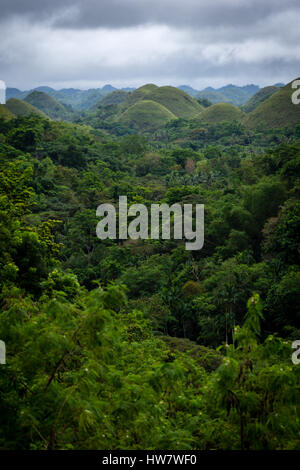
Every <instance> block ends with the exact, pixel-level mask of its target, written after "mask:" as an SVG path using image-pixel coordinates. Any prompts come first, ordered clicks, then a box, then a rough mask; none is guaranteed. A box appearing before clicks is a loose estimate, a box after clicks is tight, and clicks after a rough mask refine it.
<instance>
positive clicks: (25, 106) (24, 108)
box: [5, 98, 48, 118]
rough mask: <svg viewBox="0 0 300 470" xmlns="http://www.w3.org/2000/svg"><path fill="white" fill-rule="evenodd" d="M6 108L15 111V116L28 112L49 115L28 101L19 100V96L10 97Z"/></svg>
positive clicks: (25, 114)
mask: <svg viewBox="0 0 300 470" xmlns="http://www.w3.org/2000/svg"><path fill="white" fill-rule="evenodd" d="M5 106H6V108H7V109H8V110H9V111H10V112H11V113H13V114H14V115H15V116H27V115H28V114H38V115H39V116H42V117H44V118H47V117H48V116H47V115H46V114H45V113H43V111H40V110H39V109H37V108H36V107H35V106H33V105H32V104H30V103H26V101H22V100H19V99H17V98H10V99H9V100H8V101H7V103H6V105H5Z"/></svg>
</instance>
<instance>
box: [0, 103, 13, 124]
mask: <svg viewBox="0 0 300 470" xmlns="http://www.w3.org/2000/svg"><path fill="white" fill-rule="evenodd" d="M14 117H15V116H14V114H13V113H12V112H11V111H10V110H9V109H8V108H7V107H6V105H4V104H0V119H5V120H7V121H8V120H10V119H13V118H14Z"/></svg>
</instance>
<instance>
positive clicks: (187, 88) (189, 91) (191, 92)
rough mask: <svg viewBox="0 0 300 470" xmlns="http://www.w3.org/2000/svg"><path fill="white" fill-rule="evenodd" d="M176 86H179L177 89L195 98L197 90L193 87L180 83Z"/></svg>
mask: <svg viewBox="0 0 300 470" xmlns="http://www.w3.org/2000/svg"><path fill="white" fill-rule="evenodd" d="M178 88H179V90H182V91H184V92H185V93H187V94H188V95H190V96H192V97H193V98H196V96H197V95H198V93H199V90H195V89H194V88H192V87H191V86H189V85H180V86H179V87H178Z"/></svg>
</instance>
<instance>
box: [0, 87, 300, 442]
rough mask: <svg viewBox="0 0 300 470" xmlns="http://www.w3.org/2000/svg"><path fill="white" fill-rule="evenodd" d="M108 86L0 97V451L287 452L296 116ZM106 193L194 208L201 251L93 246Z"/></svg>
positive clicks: (177, 246)
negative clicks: (74, 99) (76, 100)
mask: <svg viewBox="0 0 300 470" xmlns="http://www.w3.org/2000/svg"><path fill="white" fill-rule="evenodd" d="M253 92H254V91H253ZM114 96H115V98H116V99H112V100H111V101H110V100H108V99H107V100H106V101H105V102H104V104H103V106H101V102H100V103H99V105H97V106H96V107H95V105H94V103H93V107H91V110H90V111H89V112H86V113H82V114H81V115H80V116H79V117H78V116H77V117H76V122H73V123H67V122H57V121H54V120H51V119H48V118H46V117H45V116H44V115H43V113H42V112H41V111H40V113H39V114H34V113H33V112H32V113H31V114H29V115H25V116H24V115H23V114H27V112H26V113H25V112H23V111H22V112H16V109H17V108H18V106H16V105H19V104H20V103H24V102H21V101H19V100H16V99H14V101H12V100H10V103H11V104H14V105H15V106H14V107H12V106H7V108H8V109H9V110H10V111H11V112H12V113H13V114H17V115H18V116H13V115H12V114H11V113H9V112H7V113H6V112H5V113H4V112H3V109H5V110H6V108H2V107H1V108H0V113H1V109H2V113H1V114H0V213H1V218H0V244H1V254H2V255H1V260H0V283H1V286H0V287H1V291H0V300H1V310H0V339H1V340H3V341H5V343H6V350H7V364H6V365H5V366H4V365H3V366H2V365H1V366H0V367H1V374H0V393H1V400H0V449H33V450H36V449H77V450H78V449H188V450H192V449H200V450H215V449H243V450H247V449H269V450H271V449H299V448H300V435H299V418H300V416H299V411H300V410H299V385H300V382H299V379H300V366H299V365H296V364H293V362H292V360H291V356H292V353H293V350H292V348H291V344H292V342H293V341H294V340H299V339H300V317H299V297H300V270H299V248H300V245H299V244H300V239H299V236H300V235H299V234H300V231H299V228H300V203H299V183H300V182H299V165H300V122H299V120H297V117H295V116H298V114H296V112H298V110H297V111H296V110H294V109H293V110H292V112H293V119H291V121H289V118H288V114H287V113H285V114H284V120H280V119H277V118H276V119H275V118H274V123H275V122H276V124H278V125H277V126H274V127H273V126H267V130H264V129H263V128H262V126H260V123H261V121H260V119H262V118H261V116H262V114H261V113H262V112H261V109H262V108H261V107H262V106H265V109H266V110H268V109H269V110H270V109H272V110H274V108H273V105H272V103H275V105H274V106H275V107H276V105H277V104H276V103H277V100H278V99H279V101H280V102H281V100H284V96H285V97H286V96H287V95H286V89H285V88H283V89H282V90H280V91H278V92H276V93H275V94H273V95H272V96H271V97H269V98H267V99H266V100H265V101H264V102H263V103H262V104H260V105H259V106H258V107H257V108H256V109H255V110H254V111H252V113H253V114H251V113H249V114H248V115H247V119H248V121H245V117H244V116H245V115H244V113H243V112H242V111H241V110H239V109H238V108H235V107H234V106H233V105H231V104H223V105H214V106H209V107H207V108H206V109H204V108H203V106H201V104H199V103H198V102H197V101H196V99H193V98H191V97H190V96H188V99H187V98H186V96H187V95H186V94H185V93H184V92H183V91H180V90H176V89H172V87H160V88H159V87H155V86H154V85H152V86H148V88H146V89H145V88H144V89H139V90H137V91H135V92H133V93H132V94H130V95H129V96H128V97H126V96H124V93H122V97H121V98H120V93H119V94H118V95H117V94H115V95H114ZM276 96H277V98H276ZM37 97H38V98H40V97H42V98H43V103H44V102H45V100H44V98H45V97H44V96H42V95H35V97H34V98H37ZM278 97H279V98H278ZM119 98H120V99H119ZM28 101H32V100H29V99H28ZM32 103H35V105H36V107H39V106H38V104H39V103H38V102H37V101H32ZM51 103H52V104H53V100H52V101H51ZM27 105H28V106H30V105H29V103H27ZM60 106H61V105H60ZM288 106H290V105H288ZM291 106H294V105H291ZM299 106H300V105H299ZM294 108H296V106H294ZM22 109H23V108H22ZM28 109H29V108H28ZM40 109H42V108H40ZM53 109H54V108H53ZM57 109H58V108H57ZM60 109H61V108H59V109H58V111H59V110H60ZM64 109H65V108H64ZM288 109H290V108H289V107H288ZM299 109H300V107H299ZM54 110H55V109H54ZM149 110H150V111H151V112H150V113H149ZM276 110H277V108H276ZM276 110H275V111H274V116H275V113H276ZM43 111H45V112H46V108H43ZM266 112H267V111H266ZM272 116H273V115H272ZM52 117H56V116H54V115H53V116H52ZM8 118H9V119H8ZM60 118H62V116H60ZM143 119H144V120H143ZM255 119H257V121H255ZM272 119H273V118H272ZM272 122H273V121H272V120H270V123H272ZM247 123H251V124H250V125H247ZM255 123H256V125H255ZM120 195H126V196H127V198H128V203H129V205H130V204H133V203H142V204H144V205H146V207H150V205H151V204H152V203H163V202H165V203H167V204H170V205H171V204H173V203H180V204H186V203H190V204H196V203H197V204H204V205H205V241H204V247H203V249H202V250H199V251H187V250H185V244H184V240H183V241H180V240H161V239H160V240H150V239H149V240H127V241H124V240H119V239H116V240H109V239H107V240H102V241H100V240H99V239H98V238H97V237H96V225H97V223H98V221H99V218H97V217H96V208H97V206H98V205H99V204H102V203H105V202H107V203H113V204H116V205H117V203H118V198H119V196H120Z"/></svg>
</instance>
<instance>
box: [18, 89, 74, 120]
mask: <svg viewBox="0 0 300 470" xmlns="http://www.w3.org/2000/svg"><path fill="white" fill-rule="evenodd" d="M24 101H26V103H29V104H31V105H32V106H35V107H36V108H37V109H39V110H40V111H42V112H43V113H45V114H47V116H49V117H50V118H51V119H55V120H59V121H61V120H68V119H69V118H70V116H71V114H72V113H70V112H69V111H68V110H67V109H66V107H65V106H64V105H63V104H61V103H59V102H58V101H56V100H55V99H54V98H53V97H52V96H49V95H47V93H45V92H43V91H33V92H31V93H30V94H29V95H28V96H26V98H24Z"/></svg>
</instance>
